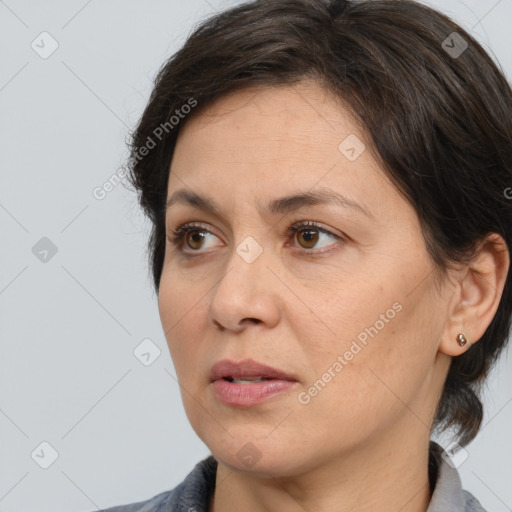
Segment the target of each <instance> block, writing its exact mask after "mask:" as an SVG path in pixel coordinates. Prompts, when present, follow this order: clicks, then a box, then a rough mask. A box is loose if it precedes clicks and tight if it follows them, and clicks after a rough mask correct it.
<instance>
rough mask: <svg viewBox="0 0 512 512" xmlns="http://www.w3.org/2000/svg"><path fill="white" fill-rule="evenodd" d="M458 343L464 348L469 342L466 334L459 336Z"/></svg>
mask: <svg viewBox="0 0 512 512" xmlns="http://www.w3.org/2000/svg"><path fill="white" fill-rule="evenodd" d="M457 341H458V343H459V345H460V346H461V347H463V346H464V345H465V344H466V343H467V342H468V340H467V339H466V336H464V334H462V333H460V334H459V335H458V336H457Z"/></svg>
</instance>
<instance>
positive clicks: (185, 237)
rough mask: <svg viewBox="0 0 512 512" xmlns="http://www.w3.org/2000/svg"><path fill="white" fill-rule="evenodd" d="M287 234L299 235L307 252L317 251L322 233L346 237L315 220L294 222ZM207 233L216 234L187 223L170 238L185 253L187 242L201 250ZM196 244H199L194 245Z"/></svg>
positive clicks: (196, 250)
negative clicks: (315, 249) (184, 246)
mask: <svg viewBox="0 0 512 512" xmlns="http://www.w3.org/2000/svg"><path fill="white" fill-rule="evenodd" d="M286 234H287V236H288V237H295V236H296V235H298V237H297V239H298V240H299V244H300V246H301V247H302V248H303V249H306V252H316V251H311V249H314V248H315V246H316V244H318V241H319V239H320V237H321V235H326V236H328V237H331V238H333V239H334V240H338V241H340V242H344V239H343V238H342V237H341V236H339V235H335V234H334V233H331V232H330V231H327V230H326V229H324V228H322V227H321V226H320V225H318V224H317V223H315V222H308V223H299V224H294V225H293V226H290V227H289V228H288V230H287V232H286ZM189 235H190V236H189ZM206 235H213V236H215V235H214V234H213V233H212V232H211V231H209V230H208V229H206V228H205V227H203V226H202V225H200V224H185V225H183V226H180V227H178V228H177V229H176V230H175V231H173V232H172V236H170V237H169V240H170V242H171V243H172V244H173V245H175V246H177V247H179V249H180V250H181V251H182V252H184V253H185V251H184V249H183V245H184V244H185V243H186V245H187V246H188V248H189V249H192V251H193V252H199V249H201V248H204V247H201V244H202V242H203V241H204V240H205V237H206ZM194 244H197V245H196V246H194ZM324 247H325V246H324ZM320 252H325V251H320Z"/></svg>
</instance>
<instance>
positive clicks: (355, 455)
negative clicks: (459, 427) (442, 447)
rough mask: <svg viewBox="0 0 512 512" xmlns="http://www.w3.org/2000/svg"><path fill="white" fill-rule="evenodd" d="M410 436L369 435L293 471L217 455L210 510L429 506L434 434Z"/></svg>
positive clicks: (364, 510) (343, 511) (421, 511)
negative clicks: (242, 466) (238, 464)
mask: <svg viewBox="0 0 512 512" xmlns="http://www.w3.org/2000/svg"><path fill="white" fill-rule="evenodd" d="M411 437H412V436H411ZM411 437H409V441H408V440H407V439H405V440H404V439H403V438H402V439H401V440H399V442H398V443H397V444H389V443H387V442H386V443H384V442H382V439H381V440H380V443H379V445H378V446H376V445H375V444H374V443H371V442H368V440H366V442H365V444H364V446H358V447H356V448H353V449H351V450H350V451H347V452H344V453H343V454H342V455H340V456H338V457H336V458H332V459H330V460H329V461H328V463H325V461H319V463H318V464H316V465H314V464H312V465H309V466H308V467H307V470H305V471H301V472H298V473H294V474H291V475H269V474H261V473H254V472H246V471H240V470H238V469H236V468H230V467H227V466H226V465H224V464H222V463H221V462H220V461H219V463H218V467H217V475H216V486H215V493H214V496H213V498H212V501H211V503H210V509H209V512H228V511H232V510H233V509H234V508H235V509H237V510H245V511H247V512H277V511H279V512H298V511H301V512H302V511H313V510H322V511H323V512H331V511H332V512H335V511H336V512H349V511H350V512H351V511H353V510H357V511H358V512H370V511H372V512H373V511H375V510H400V512H426V511H427V509H428V505H429V503H430V500H431V496H432V493H431V486H430V481H429V472H428V460H429V459H428V456H429V452H428V449H429V442H430V440H429V439H427V440H426V441H425V442H423V441H424V440H422V441H421V443H420V442H418V438H417V437H415V438H414V442H412V441H411ZM390 447H394V448H390Z"/></svg>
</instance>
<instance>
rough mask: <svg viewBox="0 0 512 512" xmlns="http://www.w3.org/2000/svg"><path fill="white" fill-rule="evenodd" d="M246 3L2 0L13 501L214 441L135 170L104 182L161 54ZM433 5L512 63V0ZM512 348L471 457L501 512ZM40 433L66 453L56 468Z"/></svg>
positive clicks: (35, 500) (480, 490)
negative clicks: (171, 341)
mask: <svg viewBox="0 0 512 512" xmlns="http://www.w3.org/2000/svg"><path fill="white" fill-rule="evenodd" d="M238 3H240V2H237V1H231V2H226V1H224V2H223V1H221V0H208V1H206V0H187V1H181V0H180V1H178V0H167V1H163V0H154V1H152V2H142V1H138V2H137V1H134V0H109V1H102V2H100V1H99V0H90V1H85V0H72V1H66V2H64V1H55V0H53V1H49V0H46V1H45V2H37V1H35V0H32V1H29V0H25V1H22V0H18V1H16V0H5V1H0V58H1V66H0V108H1V115H0V140H1V148H2V151H1V152H0V165H1V171H0V176H1V186H0V230H1V231H0V233H1V242H0V244H1V251H0V256H1V259H0V337H1V343H0V443H1V444H0V511H2V512H50V511H51V512H55V511H69V512H72V511H75V512H79V511H82V512H86V511H92V510H97V509H99V508H106V507H108V506H113V505H119V504H125V503H130V502H134V501H140V500H145V499H148V498H150V497H152V496H154V495H155V494H158V493H160V492H163V491H165V490H168V489H171V488H173V487H174V486H175V485H177V484H178V483H179V482H181V481H182V480H183V478H184V477H185V476H186V474H187V473H188V472H189V471H190V470H191V469H192V468H193V466H194V465H195V464H196V463H197V462H198V461H199V460H201V459H202V458H204V457H206V456H207V455H208V453H209V451H208V449H207V447H206V446H205V445H204V444H203V443H202V442H201V441H200V440H199V439H198V438H197V437H196V435H195V433H194V432H193V430H192V428H191V427H190V425H189V423H188V421H187V418H186V416H185V413H184V410H183V406H182V402H181V397H180V393H179V387H178V384H177V382H176V380H175V377H174V369H173V366H172V362H171V359H170V356H169V353H168V349H167V345H166V342H165V339H164V337H163V332H162V329H161V325H160V320H159V316H158V310H157V302H156V296H155V295H154V293H153V291H152V288H151V281H150V278H149V274H148V268H147V263H146V254H145V250H146V248H145V244H146V237H147V234H148V223H147V222H146V221H145V220H144V219H143V218H142V215H141V213H140V212H139V209H138V206H137V202H136V197H135V195H134V194H132V193H131V192H129V191H128V190H126V189H125V188H124V187H123V186H122V185H118V186H116V187H115V188H114V189H113V190H112V191H110V192H109V193H108V194H107V195H106V197H105V198H104V199H103V200H98V199H95V197H94V196H93V190H94V189H95V188H96V187H98V186H101V185H102V184H104V183H105V182H106V181H107V180H108V179H109V178H111V177H112V175H113V174H114V173H115V172H116V171H117V170H119V168H120V166H121V165H122V163H123V161H124V160H123V159H124V158H125V157H126V148H125V145H124V141H125V138H126V136H127V132H128V129H129V128H132V127H133V126H134V124H135V122H136V121H137V119H138V116H139V115H140V114H141V112H142V109H143V107H144V106H145V104H146V101H147V99H148V97H149V93H150V90H151V85H152V79H153V77H154V75H155V73H156V71H157V69H158V67H159V66H160V64H161V63H163V61H164V60H165V59H166V58H167V57H168V56H170V55H171V54H172V53H173V52H174V51H176V50H177V49H178V48H179V46H180V45H181V44H182V43H183V42H184V39H185V37H186V36H187V35H188V34H189V33H190V30H191V29H192V27H193V26H195V24H196V23H198V22H199V21H201V20H202V19H204V18H205V17H207V16H209V15H210V14H212V13H214V12H215V11H220V10H223V9H226V8H228V7H230V6H233V5H235V4H238ZM430 3H431V5H433V6H435V7H438V8H440V9H442V10H443V11H445V12H446V13H448V14H450V15H452V16H453V17H454V18H455V19H456V20H458V21H459V22H460V23H462V24H463V25H464V27H465V28H467V29H469V30H470V31H471V33H472V34H473V35H475V36H476V37H477V39H478V40H479V41H481V42H482V43H483V44H484V45H485V47H486V48H488V49H489V50H490V51H492V52H493V53H494V54H495V56H496V58H497V59H498V60H499V61H500V62H501V64H502V66H503V68H504V69H505V72H506V73H507V76H508V77H509V79H510V77H511V75H512V53H511V52H510V47H511V36H510V26H509V21H510V20H511V19H512V0H501V1H497V0H485V1H483V0H466V1H464V2H463V1H460V0H451V1H445V0H438V1H435V2H430ZM44 31H46V32H48V33H49V34H51V36H52V38H54V39H55V40H56V41H57V42H58V45H59V47H58V49H57V50H56V51H55V53H53V54H52V55H51V56H50V57H48V58H47V59H43V58H41V57H40V55H39V54H38V53H36V52H35V51H34V50H33V49H32V47H31V43H32V41H34V40H35V41H36V43H37V42H38V41H40V38H38V36H39V34H40V33H41V32H44ZM44 37H47V36H44ZM45 41H46V42H45V48H46V50H48V49H49V48H50V40H49V39H46V40H45ZM38 44H39V46H42V43H41V42H39V43H38ZM41 51H42V49H41ZM475 79H478V77H475ZM511 186H512V183H511ZM42 237H47V238H49V239H50V240H51V241H52V242H53V244H55V246H56V247H57V249H58V252H57V253H56V254H55V255H54V256H53V257H51V258H50V257H49V256H48V261H47V262H46V263H44V262H42V261H40V260H39V259H38V258H36V256H35V255H34V254H33V252H32V247H33V246H34V245H35V244H36V243H37V242H38V241H39V240H40V239H41V238H42ZM148 338H149V339H150V340H152V343H153V344H154V345H155V346H156V347H158V349H159V350H160V351H161V353H160V356H159V357H158V358H157V359H156V360H154V362H153V363H152V364H151V365H150V366H145V365H143V364H142V363H141V362H140V361H139V359H137V358H136V357H135V355H134V353H133V351H134V349H135V348H136V347H137V346H138V345H139V344H140V343H141V342H142V340H144V339H148ZM146 343H147V342H146ZM508 354H509V355H508V356H507V355H505V356H504V357H502V359H501V361H500V365H499V367H498V369H497V372H495V373H493V375H492V378H491V379H490V381H489V386H488V388H489V390H488V392H487V393H486V396H485V404H486V415H485V420H484V425H485V427H484V428H483V430H482V432H481V433H480V435H479V437H478V438H477V440H476V441H475V442H473V443H472V444H471V445H470V446H469V447H468V449H467V451H468V453H469V458H468V459H467V460H466V461H465V462H464V464H462V465H461V466H460V468H459V471H460V474H461V477H462V480H463V484H464V487H465V488H466V489H468V490H470V491H471V492H472V493H473V494H475V495H476V497H477V498H478V499H479V500H480V501H481V502H482V504H483V505H484V506H485V507H486V508H487V509H488V510H489V511H492V512H505V511H509V510H512V487H511V486H510V477H511V475H512V463H511V460H512V445H511V442H510V426H511V425H512V403H511V402H512V385H511V384H512V378H511V375H512V373H511V372H510V366H511V357H510V352H509V353H508ZM442 441H443V442H442V444H444V446H445V447H446V446H447V445H448V444H449V440H448V441H446V440H442ZM42 442H47V443H49V444H50V445H51V446H52V447H53V448H54V449H55V450H56V451H57V452H58V458H57V459H56V460H55V462H54V463H53V464H52V465H51V466H50V467H48V468H47V469H43V468H42V467H40V464H44V462H45V461H46V462H47V463H48V462H49V461H50V459H49V458H48V457H50V456H51V453H50V450H49V449H48V448H47V447H45V445H43V446H41V443H42ZM41 450H42V451H41ZM31 454H33V455H31Z"/></svg>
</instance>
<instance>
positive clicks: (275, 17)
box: [129, 0, 512, 446]
mask: <svg viewBox="0 0 512 512" xmlns="http://www.w3.org/2000/svg"><path fill="white" fill-rule="evenodd" d="M454 33H456V34H454ZM466 46H467V47H466ZM305 78H313V79H315V80H318V81H319V82H320V83H321V84H322V85H323V86H324V87H325V88H326V89H327V90H329V91H330V92H332V93H333V94H334V95H335V97H337V98H339V99H340V100H341V101H342V102H343V104H344V105H346V106H347V108H349V109H350V111H351V112H352V113H353V114H354V115H355V116H356V119H358V120H359V121H360V122H361V125H362V127H363V128H364V130H365V132H366V134H367V136H368V137H369V139H368V140H369V141H371V143H372V145H373V147H372V148H371V150H372V151H373V152H374V154H375V156H376V157H377V158H378V161H379V162H380V163H381V164H382V167H383V169H384V170H385V171H386V173H387V174H388V175H389V177H390V178H391V179H392V181H393V183H394V184H395V185H396V187H397V189H398V190H399V191H400V192H401V193H402V194H403V195H404V197H405V198H406V199H407V200H408V201H409V202H410V203H411V204H412V205H413V206H414V208H415V210H416V212H417V214H418V217H419V220H420V222H421V226H422V232H423V236H424V238H425V244H426V248H427V250H428V254H429V255H430V257H431V259H432V261H433V263H434V264H435V268H436V269H438V270H439V272H440V273H441V275H445V274H444V273H445V272H446V270H447V269H449V268H450V267H451V265H452V264H454V263H457V262H462V263H464V262H469V261H471V258H472V256H473V255H474V252H475V248H476V247H477V244H478V242H479V241H481V240H483V238H484V237H485V235H487V234H489V233H493V232H494V233H498V234H500V235H501V236H502V237H503V238H504V240H505V242H506V244H507V247H508V250H509V252H510V247H511V240H512V201H511V200H510V199H508V198H507V197H506V196H507V194H506V193H505V191H506V190H507V189H508V190H510V189H509V187H510V186H511V185H512V91H511V89H510V86H509V84H508V83H507V81H506V79H505V78H504V75H503V73H502V71H501V70H500V69H499V68H498V65H497V64H495V63H494V62H493V60H492V59H491V58H490V57H489V55H488V54H487V53H486V52H485V51H484V50H483V48H482V47H481V46H480V45H479V44H478V43H477V41H475V40H474V39H473V38H472V37H471V36H470V35H469V34H468V33H467V32H466V31H465V30H463V29H462V28H461V27H460V26H458V25H457V24H455V23H454V22H453V21H452V20H450V19H449V18H448V17H446V16H445V15H443V14H441V13H439V12H437V11H435V10H433V9H431V8H429V7H426V6H425V5H422V4H420V3H417V2H415V1H412V0H361V1H357V0H354V1H350V0H331V1H328V0H325V1H324V0H256V1H252V2H248V3H245V4H241V5H239V6H237V7H234V8H232V9H230V10H228V11H225V12H221V13H220V14H217V15H215V16H213V17H211V18H209V19H207V20H206V21H204V22H203V23H202V24H201V25H200V26H199V27H197V28H196V29H195V30H194V32H193V33H192V34H191V35H190V36H189V37H188V39H187V41H186V42H185V44H184V46H183V47H182V48H181V49H180V50H179V51H178V52H177V53H175V54H174V55H173V56H172V57H171V58H170V59H169V60H168V61H167V62H165V63H164V65H163V66H162V68H161V69H160V71H159V72H158V75H157V76H156V78H155V86H154V89H153V91H152V94H151V98H150V100H149V103H148V105H147V107H146V109H145V111H144V113H143V115H142V117H141V120H140V122H139V124H138V126H137V127H136V130H135V131H134V133H133V134H132V138H131V141H130V142H129V145H130V151H131V153H130V162H129V181H130V182H131V184H132V185H133V186H134V187H135V189H136V190H137V191H138V193H139V201H140V204H141V206H142V208H143V210H144V212H145V214H146V215H147V216H148V217H149V219H150V220H151V223H152V231H151V235H150V240H149V245H148V251H149V258H150V263H151V269H152V274H153V282H154V286H155V290H156V292H157V293H158V291H159V282H160V276H161V272H162V265H163V261H164V253H165V238H166V235H165V215H164V213H165V202H166V196H167V184H168V179H169V169H170V164H171V161H172V157H173V152H174V148H175V144H176V139H177V136H178V133H179V129H180V128H181V127H182V126H183V124H184V123H185V122H186V120H187V119H189V118H190V117H191V116H193V115H195V114H197V113H198V112H200V110H201V108H204V107H206V106H208V105H209V104H211V103H212V102H213V101H215V100H216V99H218V98H219V97H220V96H223V95H226V94H228V93H229V92H232V91H235V90H240V89H242V88H244V87H251V86H258V85H261V86H279V85H283V84H295V83H297V82H299V81H301V80H303V79H305ZM196 105H198V106H197V108H195V107H196ZM511 307H512V288H511V283H510V271H509V274H508V276H507V280H506V284H505V288H504V291H503V294H502V297H501V301H500V304H499V308H498V311H497V313H496V315H495V316H494V318H493V320H492V322H491V323H490V325H489V327H488V328H487V330H486V331H485V333H484V335H483V337H482V339H481V340H480V341H479V342H478V343H476V344H474V345H472V346H471V347H470V348H469V349H468V350H467V351H466V352H465V353H464V354H462V355H460V356H459V357H454V358H453V359H452V363H451V368H450V371H449V374H448V376H447V379H446V382H445V385H444V390H443V394H442V397H441V400H440V403H439V405H438V409H437V412H436V415H435V419H434V423H433V428H434V427H435V428H438V429H439V431H440V432H442V431H444V430H446V429H448V428H450V427H457V437H458V442H459V444H461V445H462V446H465V445H467V444H468V443H469V442H471V441H472V440H473V439H474V437H475V436H476V434H477V433H478V431H479V429H480V426H481V422H482V418H483V407H482V403H481V401H480V399H479V393H480V392H481V386H482V384H483V382H484V380H485V378H486V377H487V375H488V373H489V371H490V369H491V368H492V367H493V366H494V364H495V362H496V360H497V358H498V356H499V354H500V353H501V351H502V349H503V348H504V346H505V343H506V341H507V335H508V332H509V328H510V321H511ZM470 341H475V340H470ZM441 427H443V428H441Z"/></svg>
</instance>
